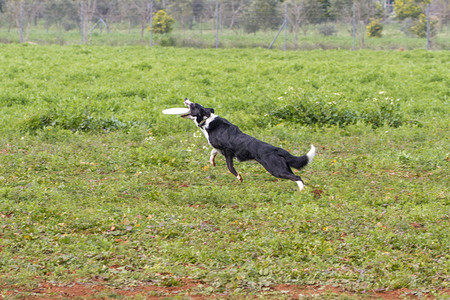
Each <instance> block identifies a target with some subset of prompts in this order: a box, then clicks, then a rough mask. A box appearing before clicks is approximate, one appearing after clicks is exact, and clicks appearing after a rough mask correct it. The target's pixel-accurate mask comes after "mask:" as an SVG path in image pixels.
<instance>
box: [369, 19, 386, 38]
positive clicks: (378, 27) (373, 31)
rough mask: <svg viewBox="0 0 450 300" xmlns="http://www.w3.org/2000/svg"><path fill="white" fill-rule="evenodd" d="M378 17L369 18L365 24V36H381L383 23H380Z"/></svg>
mask: <svg viewBox="0 0 450 300" xmlns="http://www.w3.org/2000/svg"><path fill="white" fill-rule="evenodd" d="M380 22H381V20H380V19H371V21H370V23H369V24H368V25H367V26H366V29H367V36H369V37H381V36H382V31H383V25H382V24H381V23H380Z"/></svg>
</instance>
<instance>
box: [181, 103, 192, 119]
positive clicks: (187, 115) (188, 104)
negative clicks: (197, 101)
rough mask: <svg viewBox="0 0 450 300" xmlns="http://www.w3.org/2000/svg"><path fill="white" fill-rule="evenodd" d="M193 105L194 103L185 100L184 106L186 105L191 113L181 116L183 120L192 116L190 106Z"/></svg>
mask: <svg viewBox="0 0 450 300" xmlns="http://www.w3.org/2000/svg"><path fill="white" fill-rule="evenodd" d="M191 103H192V102H191V101H189V99H188V98H185V99H184V105H186V106H187V107H188V108H189V112H188V113H187V114H184V115H181V117H182V118H187V117H189V116H190V115H191V106H190V104H191Z"/></svg>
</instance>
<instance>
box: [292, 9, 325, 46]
mask: <svg viewBox="0 0 450 300" xmlns="http://www.w3.org/2000/svg"><path fill="white" fill-rule="evenodd" d="M288 5H289V10H288V20H289V23H290V24H291V25H292V31H293V32H294V47H297V46H298V33H299V30H300V28H302V29H303V35H306V32H307V30H308V27H307V25H308V24H312V23H317V22H319V20H321V19H322V17H323V15H324V13H325V11H324V8H323V5H322V3H321V1H320V0H290V1H289V2H288Z"/></svg>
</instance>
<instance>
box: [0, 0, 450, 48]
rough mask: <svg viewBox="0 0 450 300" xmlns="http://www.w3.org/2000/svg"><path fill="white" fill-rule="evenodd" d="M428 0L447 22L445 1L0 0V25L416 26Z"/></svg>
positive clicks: (301, 29)
mask: <svg viewBox="0 0 450 300" xmlns="http://www.w3.org/2000/svg"><path fill="white" fill-rule="evenodd" d="M430 2H431V4H430V6H429V7H428V9H429V10H430V13H431V15H432V17H433V24H434V25H435V26H439V24H441V25H442V24H447V22H448V19H449V14H448V6H449V3H448V2H449V1H448V0H432V1H429V0H396V1H394V0H284V1H283V0H0V18H1V19H0V20H1V22H0V26H8V28H9V29H12V28H19V27H20V28H22V31H23V32H24V34H25V37H24V39H25V40H26V39H27V37H28V32H29V28H30V27H31V26H34V25H37V24H44V26H46V28H49V27H50V26H56V27H57V28H58V29H59V30H61V31H63V30H66V31H69V30H74V29H76V28H78V29H81V30H82V32H83V31H84V32H85V34H87V30H88V28H89V27H92V23H93V22H94V23H97V22H101V24H102V25H105V26H106V29H107V30H109V26H111V24H121V25H122V26H124V27H125V28H126V27H128V28H134V27H136V26H140V28H141V37H142V36H143V34H144V31H145V30H146V29H147V28H148V26H149V25H150V22H151V21H150V20H151V19H152V16H153V15H154V14H155V13H156V12H157V11H159V10H165V11H166V12H167V14H168V15H170V16H171V17H172V18H173V19H175V20H176V24H177V26H178V27H179V28H180V29H193V28H194V27H195V28H198V27H201V28H203V27H202V26H205V28H208V27H206V26H208V24H209V26H210V27H211V26H212V24H216V22H217V24H218V26H219V27H220V28H221V29H224V28H227V29H231V30H244V31H245V32H247V33H254V32H257V31H259V30H272V29H276V28H279V27H280V25H281V24H283V22H284V20H285V18H286V19H287V22H288V24H289V28H290V30H291V31H293V32H294V33H295V34H296V35H295V36H297V35H298V34H301V33H303V34H306V31H307V30H308V28H309V25H311V24H319V23H325V22H345V23H351V22H355V21H356V22H357V23H358V24H359V25H360V26H364V27H366V26H368V25H370V24H371V22H372V24H373V22H375V25H374V26H376V25H377V24H378V23H382V22H383V21H384V20H386V19H396V20H399V21H402V22H405V23H408V22H409V25H408V26H409V27H408V28H412V27H413V26H416V27H420V25H421V24H420V22H424V20H425V19H424V16H425V13H426V10H427V4H429V3H430ZM375 28H378V27H375ZM329 30H330V33H332V31H333V30H332V28H329Z"/></svg>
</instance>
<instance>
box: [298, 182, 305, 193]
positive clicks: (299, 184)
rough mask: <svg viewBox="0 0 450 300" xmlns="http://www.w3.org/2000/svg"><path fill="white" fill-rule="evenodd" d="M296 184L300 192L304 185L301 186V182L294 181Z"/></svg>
mask: <svg viewBox="0 0 450 300" xmlns="http://www.w3.org/2000/svg"><path fill="white" fill-rule="evenodd" d="M296 183H297V184H298V188H299V190H300V192H301V191H302V190H303V189H304V188H305V185H304V184H303V182H302V181H296Z"/></svg>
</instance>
